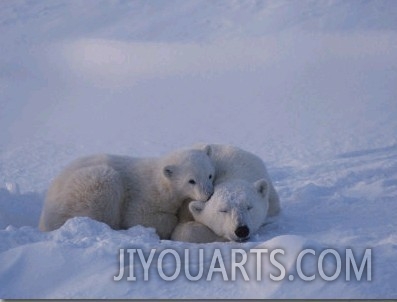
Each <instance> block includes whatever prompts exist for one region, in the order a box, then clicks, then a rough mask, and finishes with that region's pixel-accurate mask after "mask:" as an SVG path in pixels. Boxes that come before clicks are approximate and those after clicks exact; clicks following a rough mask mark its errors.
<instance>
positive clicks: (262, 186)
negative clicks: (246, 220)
mask: <svg viewBox="0 0 397 302" xmlns="http://www.w3.org/2000/svg"><path fill="white" fill-rule="evenodd" d="M254 186H255V188H256V190H257V191H258V193H259V194H261V195H262V197H266V195H268V191H269V184H268V183H267V181H266V179H264V178H262V179H259V180H257V181H256V182H255V183H254Z"/></svg>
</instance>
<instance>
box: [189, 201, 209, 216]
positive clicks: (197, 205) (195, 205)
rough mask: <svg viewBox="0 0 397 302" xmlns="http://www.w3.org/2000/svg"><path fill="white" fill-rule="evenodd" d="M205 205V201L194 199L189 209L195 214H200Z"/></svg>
mask: <svg viewBox="0 0 397 302" xmlns="http://www.w3.org/2000/svg"><path fill="white" fill-rule="evenodd" d="M204 207H205V202H204V201H198V200H194V201H192V202H190V203H189V210H190V212H191V213H192V214H193V216H194V215H198V214H200V213H201V211H202V210H203V209H204Z"/></svg>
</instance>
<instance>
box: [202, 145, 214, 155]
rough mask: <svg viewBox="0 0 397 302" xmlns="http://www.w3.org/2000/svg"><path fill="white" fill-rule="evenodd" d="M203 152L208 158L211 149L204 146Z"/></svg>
mask: <svg viewBox="0 0 397 302" xmlns="http://www.w3.org/2000/svg"><path fill="white" fill-rule="evenodd" d="M203 151H204V152H205V153H206V154H207V155H208V156H211V153H212V149H211V146H210V145H206V146H205V147H204V148H203Z"/></svg>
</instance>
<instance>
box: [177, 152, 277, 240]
mask: <svg viewBox="0 0 397 302" xmlns="http://www.w3.org/2000/svg"><path fill="white" fill-rule="evenodd" d="M203 147H204V146H200V148H203ZM205 147H206V148H210V149H211V152H210V157H211V160H212V161H213V164H214V167H215V192H214V195H213V196H212V197H211V198H210V200H208V202H206V203H204V202H200V201H192V202H186V203H184V204H183V206H182V208H181V209H180V210H179V214H178V215H179V222H180V223H179V224H178V226H177V227H176V229H175V231H174V233H173V234H172V237H171V238H172V239H173V240H179V241H188V242H211V241H220V240H221V238H223V239H225V238H226V239H227V240H235V241H241V240H246V239H248V238H249V236H250V235H251V234H253V233H255V232H256V231H257V230H258V229H259V227H260V226H261V225H263V224H264V223H265V221H266V218H267V217H268V216H274V215H277V214H278V213H279V212H280V201H279V197H278V194H277V192H276V190H275V189H274V186H273V184H272V182H271V180H270V177H269V175H268V173H267V170H266V167H265V164H264V162H263V161H262V160H261V159H260V158H259V157H258V156H256V155H254V154H252V153H250V152H247V151H244V150H242V149H240V148H237V147H233V146H227V145H207V146H205ZM225 209H227V211H224V210H225ZM248 209H250V210H248ZM252 210H254V212H251V211H252ZM192 214H193V216H192ZM192 220H195V222H192ZM200 224H202V225H203V226H201V227H200ZM208 228H209V229H211V230H212V231H213V232H214V233H215V234H214V236H209V235H208ZM200 230H201V231H202V232H200ZM193 232H195V233H196V234H195V235H194V236H192V235H191V233H193ZM201 233H202V234H203V235H202V236H201Z"/></svg>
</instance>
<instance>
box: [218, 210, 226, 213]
mask: <svg viewBox="0 0 397 302" xmlns="http://www.w3.org/2000/svg"><path fill="white" fill-rule="evenodd" d="M219 212H221V213H227V209H222V210H219Z"/></svg>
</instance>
